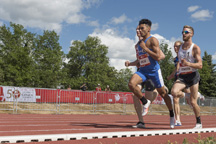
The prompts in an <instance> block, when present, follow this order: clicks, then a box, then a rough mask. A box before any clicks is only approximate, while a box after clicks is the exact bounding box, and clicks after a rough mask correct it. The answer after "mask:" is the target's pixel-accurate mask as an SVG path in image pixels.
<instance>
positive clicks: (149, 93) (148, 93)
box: [125, 26, 165, 128]
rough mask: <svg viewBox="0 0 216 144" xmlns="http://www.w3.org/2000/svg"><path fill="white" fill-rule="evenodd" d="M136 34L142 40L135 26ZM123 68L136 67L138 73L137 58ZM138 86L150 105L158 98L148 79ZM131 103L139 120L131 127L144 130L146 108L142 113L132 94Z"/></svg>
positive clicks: (127, 62)
mask: <svg viewBox="0 0 216 144" xmlns="http://www.w3.org/2000/svg"><path fill="white" fill-rule="evenodd" d="M136 33H137V36H138V39H139V40H141V39H143V38H142V37H141V35H140V30H139V26H137V28H136ZM137 48H138V43H137V44H136V46H135V49H137ZM160 51H161V50H160ZM160 57H161V59H164V58H165V55H164V53H163V52H162V51H161V55H160ZM125 66H126V67H128V66H137V67H138V70H137V71H139V66H140V64H139V61H138V57H137V60H135V61H134V62H129V61H126V62H125ZM138 86H139V88H140V89H141V90H142V89H143V88H144V86H145V98H147V99H148V100H150V101H151V103H152V102H153V101H154V100H155V98H156V97H157V96H158V92H157V90H156V89H155V87H154V84H153V82H152V81H151V80H150V79H148V80H147V81H145V82H143V83H141V84H138ZM133 101H134V108H135V110H136V113H137V116H138V119H139V122H138V123H137V124H136V125H135V126H133V127H134V128H145V124H144V121H143V116H144V115H146V114H147V113H148V108H146V109H144V111H143V110H142V106H141V103H140V100H139V98H138V97H137V96H135V95H134V94H133ZM142 111H143V113H142Z"/></svg>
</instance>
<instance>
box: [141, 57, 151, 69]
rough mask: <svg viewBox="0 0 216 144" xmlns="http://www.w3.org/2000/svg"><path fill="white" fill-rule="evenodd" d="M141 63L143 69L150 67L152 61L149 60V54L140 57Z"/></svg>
mask: <svg viewBox="0 0 216 144" xmlns="http://www.w3.org/2000/svg"><path fill="white" fill-rule="evenodd" d="M139 63H140V66H141V67H144V66H147V65H150V64H151V63H150V60H149V58H148V54H144V55H141V56H139Z"/></svg>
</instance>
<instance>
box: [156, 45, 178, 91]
mask: <svg viewBox="0 0 216 144" xmlns="http://www.w3.org/2000/svg"><path fill="white" fill-rule="evenodd" d="M160 49H161V50H162V51H163V53H164V54H165V58H164V59H163V60H161V61H159V64H160V68H161V72H162V75H163V79H164V84H165V86H167V88H168V89H169V90H171V88H172V85H173V81H174V80H170V81H169V80H167V76H169V75H170V74H171V73H172V72H173V70H174V69H175V66H174V63H173V57H172V52H171V51H170V50H169V49H168V44H165V43H162V44H160Z"/></svg>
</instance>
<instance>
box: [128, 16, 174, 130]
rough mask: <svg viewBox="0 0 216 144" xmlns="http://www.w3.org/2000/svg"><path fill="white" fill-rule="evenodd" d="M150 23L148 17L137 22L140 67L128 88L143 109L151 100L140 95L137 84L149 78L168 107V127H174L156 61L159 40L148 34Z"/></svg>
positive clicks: (171, 109)
mask: <svg viewBox="0 0 216 144" xmlns="http://www.w3.org/2000/svg"><path fill="white" fill-rule="evenodd" d="M151 24H152V23H151V21H150V20H148V19H142V20H140V22H139V30H140V34H141V36H142V38H143V40H140V41H139V43H138V44H139V45H138V47H137V49H136V52H137V57H138V60H139V64H140V69H139V71H137V72H136V73H135V74H134V75H133V76H132V77H131V79H130V81H129V83H128V86H129V88H130V90H131V91H132V92H133V93H134V94H135V95H136V96H137V97H138V98H139V99H140V101H141V102H142V104H143V110H145V109H146V108H148V107H149V105H150V103H151V102H150V100H147V99H146V98H145V97H144V96H143V95H142V92H141V90H140V88H139V87H138V84H140V83H142V82H144V81H146V80H147V79H151V80H152V82H153V83H154V85H155V87H156V89H157V91H158V92H159V94H160V95H161V96H162V98H163V99H164V101H165V103H166V105H167V107H168V109H169V112H170V127H171V128H174V125H175V118H174V113H173V108H172V103H171V99H170V97H169V96H168V93H167V92H166V90H165V87H164V82H163V78H162V74H161V70H160V65H159V64H158V62H157V61H158V60H160V55H161V54H160V48H159V42H158V40H157V39H156V38H155V37H152V36H151V34H150V31H151Z"/></svg>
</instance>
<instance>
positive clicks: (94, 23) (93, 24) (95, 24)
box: [87, 21, 100, 27]
mask: <svg viewBox="0 0 216 144" xmlns="http://www.w3.org/2000/svg"><path fill="white" fill-rule="evenodd" d="M87 23H88V25H89V26H94V27H99V26H100V24H99V22H98V21H89V22H87Z"/></svg>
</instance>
